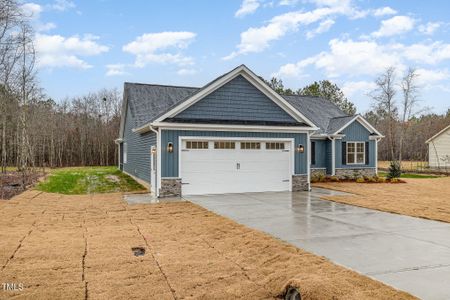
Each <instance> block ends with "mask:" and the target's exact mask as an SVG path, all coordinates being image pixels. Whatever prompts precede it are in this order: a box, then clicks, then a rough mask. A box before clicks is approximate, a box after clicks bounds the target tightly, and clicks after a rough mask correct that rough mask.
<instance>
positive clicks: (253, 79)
mask: <svg viewBox="0 0 450 300" xmlns="http://www.w3.org/2000/svg"><path fill="white" fill-rule="evenodd" d="M239 75H242V76H243V77H244V78H245V79H247V80H248V81H249V82H250V83H251V84H253V85H254V86H255V87H256V88H257V89H258V90H260V91H261V92H262V93H263V94H264V95H266V96H267V97H269V99H271V100H272V101H274V102H275V103H276V104H277V105H278V106H280V107H281V108H282V109H283V110H284V111H285V112H286V113H288V114H289V115H290V116H291V117H293V118H294V119H295V120H296V121H298V122H304V123H306V124H308V125H309V126H311V127H316V125H315V124H314V123H313V122H311V121H310V120H308V118H306V117H305V116H304V115H303V114H302V113H301V112H299V111H298V110H296V109H295V108H294V107H293V106H292V105H290V104H289V103H288V102H287V101H286V100H285V99H284V98H283V97H281V96H280V95H278V94H277V93H276V92H275V91H274V90H272V89H271V88H270V87H269V86H267V84H265V83H264V82H263V81H262V80H261V79H259V78H258V76H256V75H255V74H254V73H253V72H252V71H250V69H248V68H247V67H246V66H244V65H241V66H239V67H237V68H236V69H234V70H233V71H231V72H230V73H228V74H226V75H224V76H223V77H221V78H220V79H218V80H216V81H215V82H213V83H211V84H210V85H208V86H207V87H206V88H204V89H202V90H201V91H200V92H198V93H196V94H195V95H193V96H192V97H190V98H189V99H187V100H186V101H184V102H182V103H180V105H177V106H175V107H174V108H173V109H171V110H169V111H168V112H166V113H165V114H163V115H162V116H161V117H159V118H158V119H156V120H155V121H153V122H154V123H159V122H162V121H164V120H165V119H166V118H171V117H174V116H175V115H177V114H179V113H180V112H182V111H183V110H185V109H187V108H188V107H190V106H192V105H194V104H195V103H197V102H198V101H200V100H201V99H203V98H204V97H205V96H207V95H209V94H210V93H212V92H213V91H215V90H217V89H218V88H220V87H222V86H223V85H225V84H226V83H228V82H229V81H231V80H233V79H234V78H236V77H237V76H239Z"/></svg>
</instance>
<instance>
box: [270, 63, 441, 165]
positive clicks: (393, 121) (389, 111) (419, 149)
mask: <svg viewBox="0 0 450 300" xmlns="http://www.w3.org/2000/svg"><path fill="white" fill-rule="evenodd" d="M418 77H419V74H418V73H417V71H416V70H415V69H414V68H409V69H408V70H406V72H405V73H404V74H398V72H397V70H396V69H395V68H394V67H388V68H387V69H386V70H385V71H384V72H383V73H382V74H380V75H379V76H378V77H377V78H376V79H375V85H376V88H375V89H374V90H372V91H368V93H367V96H369V98H370V99H372V101H371V106H372V109H371V110H370V111H368V112H366V113H364V114H363V116H364V117H365V118H366V119H367V120H368V121H369V122H370V123H371V124H372V125H373V126H375V127H376V128H377V129H378V130H379V131H380V132H381V133H383V134H384V135H385V138H383V139H382V140H381V141H380V142H379V144H378V159H379V160H391V161H402V160H418V161H427V160H428V145H427V144H425V141H426V140H427V139H429V138H430V137H432V136H433V135H434V134H436V133H437V132H439V131H440V130H442V129H443V128H445V127H446V126H448V125H449V124H450V109H448V110H447V112H445V113H444V114H435V113H431V112H430V109H429V108H428V107H423V106H421V105H420V104H421V103H420V102H421V95H420V89H421V87H420V85H419V84H418ZM265 82H266V83H267V84H268V85H269V86H270V87H272V89H274V90H275V91H276V92H278V93H280V94H284V95H307V96H319V97H322V98H325V99H328V100H329V101H331V102H333V103H334V104H336V105H337V106H338V107H339V108H340V109H341V110H343V111H344V112H345V113H347V114H349V115H353V114H355V113H356V107H355V105H354V104H353V103H352V102H351V101H350V100H349V99H348V98H347V97H346V96H345V94H344V93H343V91H342V90H341V89H340V88H339V86H338V85H336V84H335V83H333V82H331V81H329V80H321V81H318V82H314V83H312V84H310V85H307V86H305V87H303V88H300V89H298V90H292V89H290V88H285V87H284V85H283V81H282V80H280V79H278V78H272V79H271V80H269V81H267V80H265Z"/></svg>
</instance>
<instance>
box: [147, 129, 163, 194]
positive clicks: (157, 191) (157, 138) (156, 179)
mask: <svg viewBox="0 0 450 300" xmlns="http://www.w3.org/2000/svg"><path fill="white" fill-rule="evenodd" d="M148 128H149V129H150V130H151V131H153V132H154V133H155V134H156V178H155V180H154V182H155V187H154V190H155V193H156V196H157V197H159V189H158V180H159V176H158V174H159V160H160V159H161V156H160V153H161V152H160V151H161V150H160V146H161V145H159V131H158V130H155V128H153V126H152V125H149V126H148ZM151 155H153V154H151ZM151 172H152V170H151V168H150V176H151V175H152V174H151ZM150 181H151V180H150Z"/></svg>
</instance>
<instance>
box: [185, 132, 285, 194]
mask: <svg viewBox="0 0 450 300" xmlns="http://www.w3.org/2000/svg"><path fill="white" fill-rule="evenodd" d="M211 141H214V139H212V140H211ZM244 141H245V139H244ZM237 143H238V142H236V144H237ZM211 144H212V143H210V145H211ZM285 144H286V148H287V149H289V148H290V147H289V146H290V144H289V143H288V142H285ZM211 148H212V147H211V146H210V149H201V150H189V151H182V152H181V155H180V176H181V177H182V183H183V185H182V193H183V194H184V195H194V194H214V193H243V192H263V191H286V190H289V187H290V176H291V163H292V162H291V153H290V152H289V151H279V150H266V149H265V147H264V145H263V143H261V149H259V150H248V149H240V148H239V147H238V144H237V145H236V148H235V149H214V148H212V149H211Z"/></svg>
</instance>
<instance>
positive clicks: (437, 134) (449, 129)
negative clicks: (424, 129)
mask: <svg viewBox="0 0 450 300" xmlns="http://www.w3.org/2000/svg"><path fill="white" fill-rule="evenodd" d="M446 131H449V134H450V125H448V126H447V127H445V128H444V129H442V130H441V131H439V132H438V133H436V134H435V135H433V136H432V137H430V138H429V139H428V140H426V142H425V143H426V144H428V143H430V142H431V141H432V140H434V139H435V138H437V137H439V136H441V135H442V134H443V133H444V132H446Z"/></svg>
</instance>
